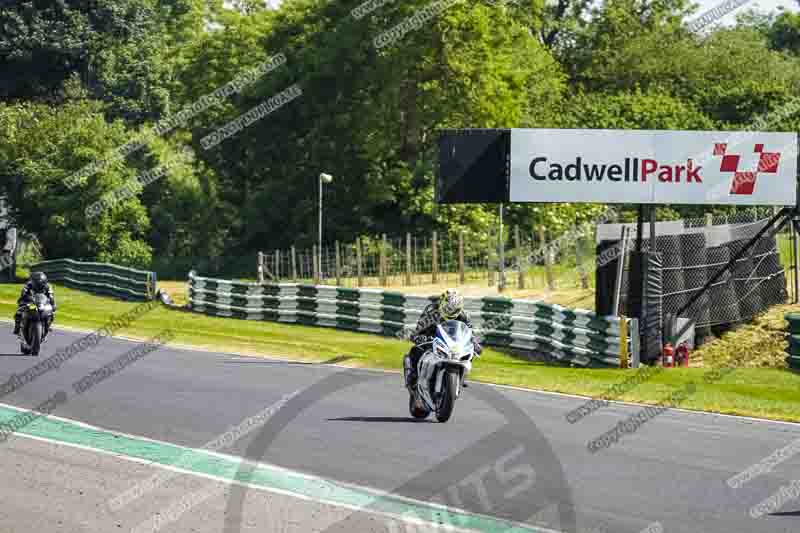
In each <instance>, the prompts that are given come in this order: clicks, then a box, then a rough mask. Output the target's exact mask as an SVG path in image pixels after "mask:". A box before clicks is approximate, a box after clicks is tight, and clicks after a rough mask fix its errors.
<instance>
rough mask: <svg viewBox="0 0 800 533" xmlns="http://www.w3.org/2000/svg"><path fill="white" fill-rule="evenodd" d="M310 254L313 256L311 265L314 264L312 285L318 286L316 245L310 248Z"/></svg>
mask: <svg viewBox="0 0 800 533" xmlns="http://www.w3.org/2000/svg"><path fill="white" fill-rule="evenodd" d="M311 253H312V255H313V258H312V263H314V267H313V268H314V285H319V264H320V263H319V251H318V250H317V245H316V244H315V245H314V246H313V247H312V248H311Z"/></svg>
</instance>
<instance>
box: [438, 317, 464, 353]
mask: <svg viewBox="0 0 800 533" xmlns="http://www.w3.org/2000/svg"><path fill="white" fill-rule="evenodd" d="M438 336H439V337H440V338H441V340H442V342H444V343H445V344H446V345H447V347H448V349H449V351H450V352H451V353H452V352H455V353H458V354H459V355H463V354H464V353H466V352H467V351H468V350H469V349H471V348H472V331H471V330H470V329H469V327H467V325H466V324H465V323H463V322H461V321H459V320H448V321H446V322H444V323H443V324H440V325H439V334H438Z"/></svg>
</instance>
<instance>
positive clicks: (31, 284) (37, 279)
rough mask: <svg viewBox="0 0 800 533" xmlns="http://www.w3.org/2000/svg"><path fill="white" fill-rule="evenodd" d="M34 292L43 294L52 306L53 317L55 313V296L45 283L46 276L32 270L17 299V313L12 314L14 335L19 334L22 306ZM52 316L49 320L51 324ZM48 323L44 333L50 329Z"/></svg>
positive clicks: (31, 297) (31, 299) (30, 299)
mask: <svg viewBox="0 0 800 533" xmlns="http://www.w3.org/2000/svg"><path fill="white" fill-rule="evenodd" d="M34 294H44V295H45V296H47V298H48V299H49V300H50V305H52V306H53V315H52V316H53V318H55V314H56V297H55V295H54V294H53V289H51V288H50V285H49V284H48V283H47V276H46V275H45V274H44V272H33V273H32V274H31V277H30V279H29V280H28V282H27V283H25V286H24V287H22V294H20V296H19V300H17V313H16V314H15V315H14V335H19V327H20V321H21V320H22V306H23V304H26V303H28V302H31V301H33V295H34ZM53 318H51V320H50V324H52V321H53ZM50 324H47V327H46V328H45V333H47V332H49V331H50Z"/></svg>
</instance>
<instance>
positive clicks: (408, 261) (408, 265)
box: [406, 233, 411, 287]
mask: <svg viewBox="0 0 800 533" xmlns="http://www.w3.org/2000/svg"><path fill="white" fill-rule="evenodd" d="M406 286H409V287H410V286H411V233H406Z"/></svg>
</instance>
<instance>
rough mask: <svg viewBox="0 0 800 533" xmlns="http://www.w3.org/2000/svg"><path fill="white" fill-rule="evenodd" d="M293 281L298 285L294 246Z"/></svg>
mask: <svg viewBox="0 0 800 533" xmlns="http://www.w3.org/2000/svg"><path fill="white" fill-rule="evenodd" d="M292 281H293V282H295V283H297V256H296V255H295V253H294V246H292Z"/></svg>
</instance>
